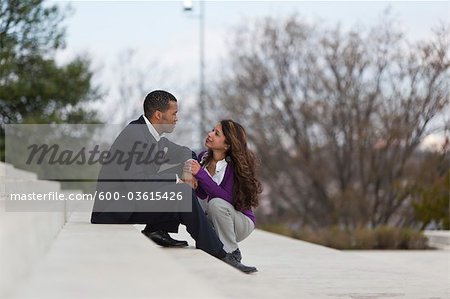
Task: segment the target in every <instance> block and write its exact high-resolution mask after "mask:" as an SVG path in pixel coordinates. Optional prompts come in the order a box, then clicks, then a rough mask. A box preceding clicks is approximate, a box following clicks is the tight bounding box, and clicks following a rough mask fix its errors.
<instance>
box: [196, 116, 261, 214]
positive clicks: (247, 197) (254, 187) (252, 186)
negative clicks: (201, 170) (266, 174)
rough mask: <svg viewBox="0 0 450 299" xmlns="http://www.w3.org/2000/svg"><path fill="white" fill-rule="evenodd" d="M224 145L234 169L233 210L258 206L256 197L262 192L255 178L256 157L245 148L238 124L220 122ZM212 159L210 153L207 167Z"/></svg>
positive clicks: (244, 134)
mask: <svg viewBox="0 0 450 299" xmlns="http://www.w3.org/2000/svg"><path fill="white" fill-rule="evenodd" d="M220 124H221V125H222V131H223V134H224V136H225V143H226V144H227V145H229V147H228V150H227V151H226V153H225V154H226V156H227V157H226V159H227V161H228V162H230V159H231V163H232V166H233V168H234V187H233V199H234V201H233V202H234V203H233V204H234V208H235V209H236V210H238V211H243V210H248V209H251V208H252V207H256V206H258V201H259V197H258V195H259V194H260V193H261V192H262V185H261V182H260V181H259V180H258V179H257V178H256V170H257V166H259V165H258V163H257V159H256V155H255V154H254V153H253V152H252V151H251V150H249V149H248V147H247V134H246V132H245V129H244V127H242V126H241V125H240V124H239V123H237V122H235V121H233V120H231V119H227V120H221V121H220ZM212 157H213V154H212V151H211V150H208V155H207V157H206V159H205V161H204V165H207V164H208V163H209V162H210V161H211V159H212Z"/></svg>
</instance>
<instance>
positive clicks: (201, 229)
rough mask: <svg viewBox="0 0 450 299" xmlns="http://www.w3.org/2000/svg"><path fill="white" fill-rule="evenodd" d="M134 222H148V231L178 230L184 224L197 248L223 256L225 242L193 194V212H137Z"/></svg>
mask: <svg viewBox="0 0 450 299" xmlns="http://www.w3.org/2000/svg"><path fill="white" fill-rule="evenodd" d="M128 222H129V223H133V224H147V225H146V227H145V230H146V231H150V232H153V231H158V230H164V231H167V232H172V233H176V232H178V226H179V225H180V224H184V225H185V226H186V228H187V231H188V233H189V234H190V235H191V237H192V238H193V239H194V240H195V245H196V247H197V248H199V249H201V250H203V251H205V252H206V253H209V254H211V255H213V256H215V257H221V254H222V253H223V244H222V242H221V241H220V240H219V237H218V236H217V234H216V232H215V231H214V228H213V227H212V225H211V223H210V222H209V221H208V219H207V218H206V216H205V213H204V212H203V210H202V208H201V207H200V204H199V203H198V200H197V197H195V195H192V212H136V213H133V214H132V215H131V217H130V219H129V220H128Z"/></svg>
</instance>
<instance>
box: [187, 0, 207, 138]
mask: <svg viewBox="0 0 450 299" xmlns="http://www.w3.org/2000/svg"><path fill="white" fill-rule="evenodd" d="M183 9H184V11H187V12H190V11H192V10H193V3H192V0H185V1H183ZM204 11H205V2H204V1H203V0H200V1H199V12H198V15H196V17H198V19H199V41H200V47H199V48H200V50H199V51H200V53H199V54H200V88H199V101H198V104H199V106H200V107H199V108H200V109H199V112H200V123H199V124H200V140H201V139H202V138H203V136H205V134H206V125H205V116H206V115H205V13H204Z"/></svg>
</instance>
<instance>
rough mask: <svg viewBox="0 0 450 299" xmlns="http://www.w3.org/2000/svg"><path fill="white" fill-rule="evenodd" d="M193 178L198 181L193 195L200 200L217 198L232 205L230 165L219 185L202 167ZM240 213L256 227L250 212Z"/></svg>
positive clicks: (232, 181)
mask: <svg viewBox="0 0 450 299" xmlns="http://www.w3.org/2000/svg"><path fill="white" fill-rule="evenodd" d="M205 153H206V151H203V152H201V153H200V154H199V155H198V157H197V159H198V161H199V162H200V161H201V160H202V157H203V155H204V154H205ZM195 178H196V179H197V180H198V187H197V189H195V193H196V194H197V196H198V197H199V198H200V199H205V198H207V200H208V201H209V200H210V199H211V198H215V197H218V198H221V199H223V200H226V201H228V202H229V203H231V204H232V205H233V185H234V169H233V167H232V166H231V164H230V163H228V165H227V167H226V169H225V175H224V177H223V180H222V182H221V183H220V185H217V183H216V182H214V181H213V179H212V178H211V177H210V176H209V174H208V173H207V172H206V170H205V169H204V168H203V167H202V168H200V170H199V172H198V173H197V174H196V175H195ZM241 212H242V213H243V214H244V215H245V216H247V217H248V218H250V219H251V220H252V221H253V223H254V224H255V225H256V217H255V214H254V213H253V211H252V210H243V211H241Z"/></svg>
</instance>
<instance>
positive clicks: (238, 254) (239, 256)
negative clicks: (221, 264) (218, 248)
mask: <svg viewBox="0 0 450 299" xmlns="http://www.w3.org/2000/svg"><path fill="white" fill-rule="evenodd" d="M231 254H232V255H233V256H234V258H235V259H236V260H237V261H238V262H239V263H240V262H241V261H242V254H241V251H240V250H239V248H238V249H236V250H235V251H233V252H232V253H231Z"/></svg>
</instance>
